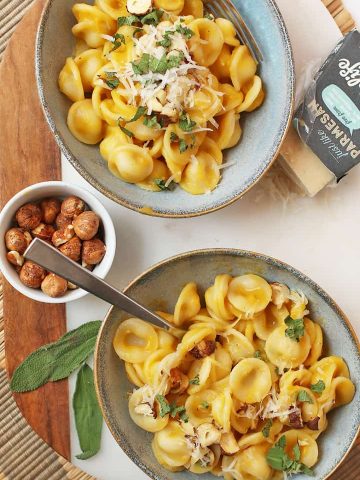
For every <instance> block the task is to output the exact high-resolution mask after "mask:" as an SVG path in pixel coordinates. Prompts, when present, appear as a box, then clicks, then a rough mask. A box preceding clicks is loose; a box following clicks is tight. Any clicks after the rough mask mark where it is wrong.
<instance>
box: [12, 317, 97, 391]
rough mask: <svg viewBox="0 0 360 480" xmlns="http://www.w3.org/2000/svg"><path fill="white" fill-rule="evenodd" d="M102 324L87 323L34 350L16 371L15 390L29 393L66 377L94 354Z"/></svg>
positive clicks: (13, 387)
mask: <svg viewBox="0 0 360 480" xmlns="http://www.w3.org/2000/svg"><path fill="white" fill-rule="evenodd" d="M100 325H101V322H100V320H96V321H94V322H88V323H84V325H81V326H80V327H78V328H76V329H75V330H71V331H70V332H68V333H66V334H65V335H64V336H62V337H61V338H60V339H59V340H57V341H56V342H53V343H49V344H47V345H43V346H42V347H40V348H39V349H37V350H35V352H33V353H31V354H30V355H29V356H28V357H27V358H26V359H25V360H24V361H23V362H22V363H21V364H20V365H19V366H18V367H17V369H16V370H15V372H14V374H13V376H12V379H11V383H10V387H11V389H12V391H13V392H28V391H31V390H35V389H36V388H38V387H40V386H41V385H44V384H45V383H47V382H49V381H51V382H55V381H57V380H62V379H63V378H67V377H68V376H69V375H70V374H71V373H72V372H73V371H74V370H76V369H77V368H79V367H80V365H82V363H83V362H84V361H85V360H86V359H87V358H88V357H89V355H91V354H92V353H93V351H94V347H95V342H96V337H97V334H98V331H99V328H100Z"/></svg>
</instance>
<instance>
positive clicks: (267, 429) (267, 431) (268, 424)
mask: <svg viewBox="0 0 360 480" xmlns="http://www.w3.org/2000/svg"><path fill="white" fill-rule="evenodd" d="M272 424H273V422H272V420H271V419H269V420H268V421H267V422H266V423H265V426H264V428H263V429H262V430H261V433H262V434H263V436H264V437H265V438H268V437H269V435H270V429H271V427H272Z"/></svg>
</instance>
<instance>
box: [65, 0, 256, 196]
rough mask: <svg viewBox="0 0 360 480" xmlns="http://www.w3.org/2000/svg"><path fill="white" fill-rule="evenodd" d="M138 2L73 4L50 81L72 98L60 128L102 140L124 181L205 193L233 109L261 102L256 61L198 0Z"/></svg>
mask: <svg viewBox="0 0 360 480" xmlns="http://www.w3.org/2000/svg"><path fill="white" fill-rule="evenodd" d="M135 3H136V2H135ZM137 3H138V4H137V5H136V9H137V10H138V11H137V13H136V15H134V14H133V13H134V12H132V10H131V8H130V7H129V8H130V11H129V10H128V9H127V1H126V0H95V1H94V5H89V4H86V3H76V4H74V6H73V8H72V12H73V14H74V16H75V18H76V23H75V25H74V26H73V28H72V33H73V35H74V36H75V37H76V48H75V49H74V51H75V55H74V58H71V57H69V58H67V59H66V60H65V65H64V67H63V68H62V70H61V72H60V73H59V79H58V83H59V89H60V91H61V92H62V93H63V94H65V95H66V96H67V97H68V98H69V99H70V100H71V102H73V105H72V106H71V107H70V110H69V114H68V118H67V123H68V127H69V129H70V131H71V133H72V134H73V135H74V136H75V137H76V138H77V139H78V140H79V141H81V142H84V143H88V144H92V145H95V144H97V143H100V142H101V144H100V154H101V156H102V157H103V158H104V160H105V161H106V162H107V165H108V168H109V170H110V172H111V173H112V174H113V175H115V176H116V177H118V178H119V179H121V180H122V181H124V182H128V183H133V184H136V185H137V186H138V187H140V188H142V189H145V190H149V191H153V192H162V191H165V190H167V191H171V190H172V189H173V187H175V185H178V186H179V187H180V188H182V189H183V190H184V191H186V192H188V193H190V194H192V195H202V194H208V193H211V192H212V191H213V190H214V189H215V188H216V187H217V185H218V184H219V182H220V180H221V175H220V170H221V168H223V166H221V164H222V162H223V154H222V151H223V150H225V149H227V148H232V147H234V146H235V145H237V144H238V143H239V141H240V139H241V135H242V129H241V127H240V123H239V120H240V113H241V115H243V112H251V111H253V110H255V109H256V108H258V107H260V105H261V104H262V102H263V101H264V98H265V93H264V88H263V84H262V80H261V78H260V77H259V76H258V75H256V72H257V64H256V62H255V60H254V59H253V58H252V56H251V54H250V51H249V50H248V48H247V47H246V46H244V45H241V43H240V41H239V39H238V38H237V35H236V29H235V26H234V24H233V23H232V22H231V21H229V20H228V19H225V18H214V17H213V16H212V15H210V14H208V13H207V12H206V11H205V9H204V2H203V0H152V1H151V2H145V5H148V4H149V6H147V7H146V8H147V10H146V11H143V12H140V11H141V5H142V4H141V2H140V4H139V2H137ZM205 7H206V5H205ZM144 8H145V7H144ZM139 12H140V13H139ZM90 100H91V102H92V108H90V104H89V101H90ZM79 102H83V103H79ZM244 115H246V113H244ZM109 127H110V129H109ZM112 128H114V129H117V130H118V131H119V132H121V134H119V135H117V134H116V132H114V131H113V130H111V129H112ZM124 135H125V136H126V137H127V141H126V142H125V141H124ZM128 144H130V145H133V146H130V147H129V145H128ZM138 149H142V150H143V153H142V154H140V153H139V152H138V151H137V150H138ZM123 155H124V157H125V158H124V159H123V158H122V156H123ZM150 157H151V160H152V161H150ZM137 160H139V161H140V162H141V166H138V165H137ZM224 166H226V165H224Z"/></svg>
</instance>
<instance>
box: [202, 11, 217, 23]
mask: <svg viewBox="0 0 360 480" xmlns="http://www.w3.org/2000/svg"><path fill="white" fill-rule="evenodd" d="M204 18H207V19H208V20H211V21H212V22H213V21H214V20H215V17H214V15H213V14H212V13H209V12H205V13H204Z"/></svg>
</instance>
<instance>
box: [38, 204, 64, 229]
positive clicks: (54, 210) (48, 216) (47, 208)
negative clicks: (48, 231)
mask: <svg viewBox="0 0 360 480" xmlns="http://www.w3.org/2000/svg"><path fill="white" fill-rule="evenodd" d="M40 207H41V210H42V221H43V222H44V223H47V224H48V225H51V224H53V223H55V220H56V217H57V215H58V214H59V213H60V210H61V202H60V200H58V199H57V198H45V199H44V200H42V201H41V202H40Z"/></svg>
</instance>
